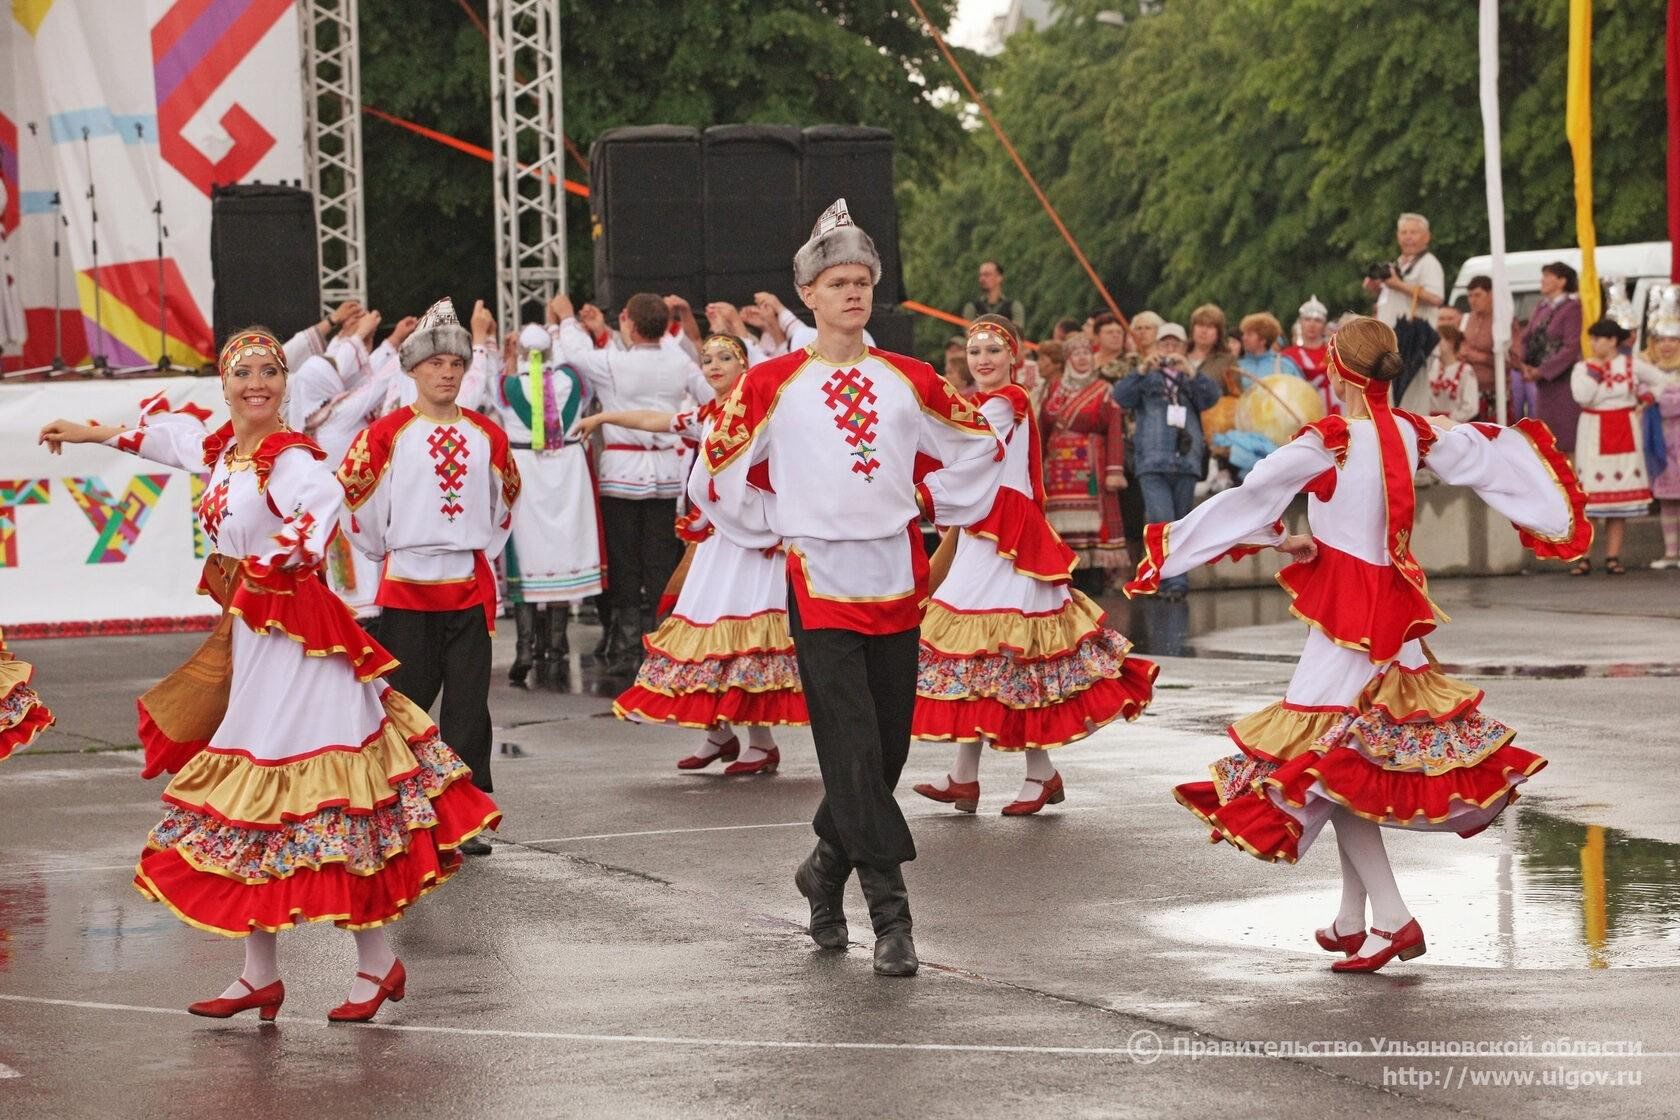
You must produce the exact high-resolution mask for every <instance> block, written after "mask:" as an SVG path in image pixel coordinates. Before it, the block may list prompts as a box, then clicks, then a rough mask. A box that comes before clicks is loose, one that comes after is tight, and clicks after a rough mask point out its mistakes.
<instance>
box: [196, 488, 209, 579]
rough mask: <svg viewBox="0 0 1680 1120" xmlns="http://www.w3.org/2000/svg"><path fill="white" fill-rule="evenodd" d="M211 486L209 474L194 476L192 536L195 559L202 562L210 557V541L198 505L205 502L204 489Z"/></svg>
mask: <svg viewBox="0 0 1680 1120" xmlns="http://www.w3.org/2000/svg"><path fill="white" fill-rule="evenodd" d="M209 484H210V476H209V475H207V474H195V475H193V476H192V525H193V527H192V534H193V559H194V560H202V559H204V558H205V557H206V556H209V555H210V541H209V539H208V538H206V537H205V535H204V520H203V519H202V518H201V517H199V515H198V503H200V502H202V501H203V500H204V488H205V487H206V486H208V485H209Z"/></svg>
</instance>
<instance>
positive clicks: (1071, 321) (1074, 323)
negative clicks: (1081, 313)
mask: <svg viewBox="0 0 1680 1120" xmlns="http://www.w3.org/2000/svg"><path fill="white" fill-rule="evenodd" d="M1080 329H1081V328H1080V326H1079V320H1078V319H1075V318H1072V317H1071V316H1070V317H1068V318H1065V319H1057V320H1056V325H1055V326H1054V327H1052V328H1051V329H1050V341H1052V342H1065V341H1067V336H1068V335H1070V334H1075V333H1077V332H1078V331H1079V330H1080Z"/></svg>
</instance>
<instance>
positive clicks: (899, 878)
mask: <svg viewBox="0 0 1680 1120" xmlns="http://www.w3.org/2000/svg"><path fill="white" fill-rule="evenodd" d="M857 873H858V882H859V883H860V884H862V886H863V897H864V898H865V899H866V900H867V901H868V902H869V921H870V923H871V924H872V925H874V927H875V971H876V972H877V973H878V974H880V975H882V976H914V975H916V969H917V968H919V967H921V962H920V961H918V960H917V959H916V943H915V942H914V941H912V940H911V939H910V894H909V892H908V891H907V890H905V887H904V876H903V874H902V873H900V871H899V869H898V868H896V867H894V868H892V869H891V870H883V869H882V868H879V867H870V866H869V865H868V864H862V863H860V864H858V869H857Z"/></svg>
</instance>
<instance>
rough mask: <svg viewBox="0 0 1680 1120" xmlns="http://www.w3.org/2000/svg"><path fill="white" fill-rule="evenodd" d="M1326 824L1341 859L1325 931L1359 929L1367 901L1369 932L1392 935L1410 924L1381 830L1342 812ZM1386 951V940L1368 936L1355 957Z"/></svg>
mask: <svg viewBox="0 0 1680 1120" xmlns="http://www.w3.org/2000/svg"><path fill="white" fill-rule="evenodd" d="M1330 822H1331V824H1333V825H1334V826H1335V828H1336V850H1337V852H1338V853H1339V854H1340V856H1341V860H1342V902H1341V907H1340V908H1339V909H1338V910H1337V912H1336V920H1335V921H1334V922H1332V923H1331V927H1330V929H1329V930H1327V931H1326V932H1327V933H1333V934H1335V933H1339V934H1342V935H1344V936H1345V935H1346V934H1349V933H1353V932H1354V931H1355V930H1358V929H1360V928H1362V927H1363V926H1364V924H1365V905H1366V902H1367V901H1369V902H1370V906H1371V928H1372V929H1385V930H1387V931H1388V932H1390V933H1393V932H1394V931H1395V930H1398V929H1399V928H1400V927H1401V926H1403V925H1405V924H1406V923H1407V922H1409V921H1411V920H1412V914H1411V911H1410V910H1407V909H1406V903H1405V900H1404V899H1402V898H1401V897H1400V887H1399V885H1398V884H1397V883H1395V881H1394V868H1393V867H1391V866H1390V865H1389V862H1388V850H1387V849H1386V848H1385V847H1384V846H1383V838H1382V828H1381V827H1379V826H1378V825H1377V824H1376V823H1374V822H1372V821H1368V820H1366V819H1365V818H1364V817H1360V816H1356V815H1355V814H1353V813H1350V812H1349V811H1348V810H1346V809H1337V810H1336V811H1335V812H1334V813H1332V814H1331V816H1330ZM1386 948H1388V941H1387V939H1385V938H1382V937H1378V936H1377V935H1376V934H1374V933H1373V934H1369V935H1367V936H1366V938H1365V944H1364V945H1362V946H1361V947H1360V949H1359V955H1360V956H1369V955H1371V954H1372V953H1376V952H1380V951H1381V950H1383V949H1386Z"/></svg>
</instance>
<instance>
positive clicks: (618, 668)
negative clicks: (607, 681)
mask: <svg viewBox="0 0 1680 1120" xmlns="http://www.w3.org/2000/svg"><path fill="white" fill-rule="evenodd" d="M641 667H642V632H641V631H640V630H638V629H637V628H636V613H635V612H634V611H620V610H615V611H613V640H612V649H611V650H610V651H609V653H608V655H607V660H606V664H605V671H606V672H607V673H608V674H609V675H611V676H615V677H633V676H635V675H636V670H638V669H640V668H641Z"/></svg>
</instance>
